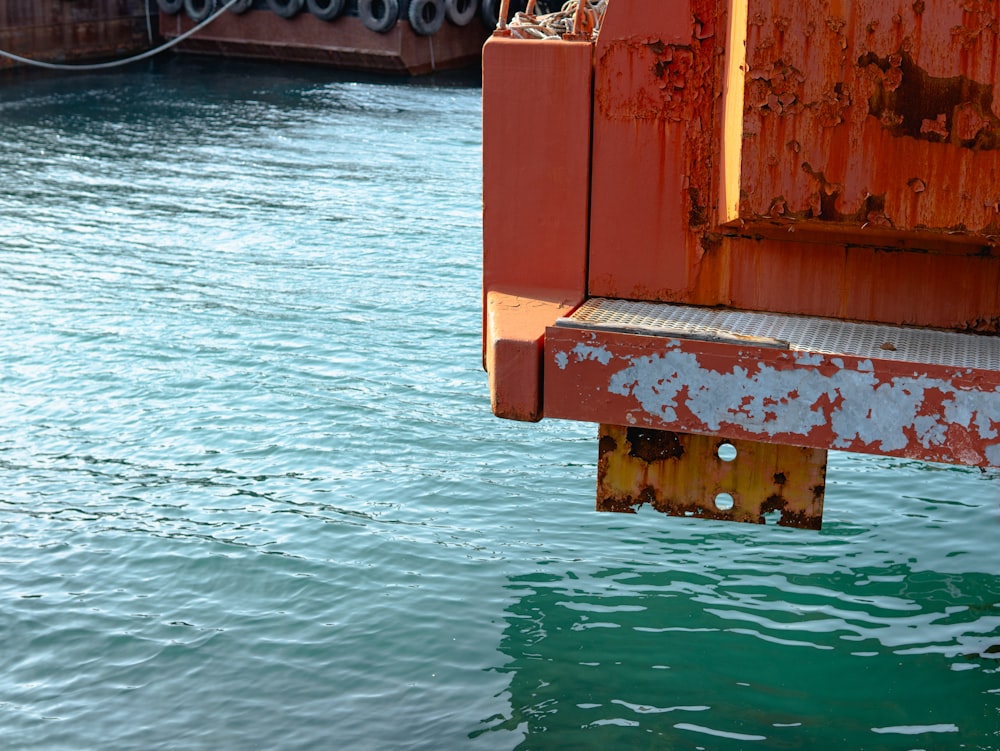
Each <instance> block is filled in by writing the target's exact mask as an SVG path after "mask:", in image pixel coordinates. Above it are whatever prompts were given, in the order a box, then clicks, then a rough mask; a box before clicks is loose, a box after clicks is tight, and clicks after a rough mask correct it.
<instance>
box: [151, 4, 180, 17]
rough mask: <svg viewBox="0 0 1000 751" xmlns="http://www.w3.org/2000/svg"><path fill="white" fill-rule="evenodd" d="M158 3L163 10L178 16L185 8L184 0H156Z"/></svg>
mask: <svg viewBox="0 0 1000 751" xmlns="http://www.w3.org/2000/svg"><path fill="white" fill-rule="evenodd" d="M156 5H157V6H158V7H159V9H160V11H161V12H163V13H167V14H168V15H171V16H176V15H177V14H178V13H180V12H181V11H182V10H183V9H184V0H156Z"/></svg>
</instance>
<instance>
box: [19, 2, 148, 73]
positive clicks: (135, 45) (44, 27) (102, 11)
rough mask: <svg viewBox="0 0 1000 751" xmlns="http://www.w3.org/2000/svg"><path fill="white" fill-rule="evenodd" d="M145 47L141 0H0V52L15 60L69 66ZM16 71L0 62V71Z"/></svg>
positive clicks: (138, 50) (145, 31) (144, 7)
mask: <svg viewBox="0 0 1000 751" xmlns="http://www.w3.org/2000/svg"><path fill="white" fill-rule="evenodd" d="M155 5H156V4H155V3H153V10H152V11H151V13H152V14H153V16H152V25H153V32H154V33H155V31H156V11H155ZM150 46H152V45H151V40H150V38H149V34H148V31H147V28H146V5H145V0H90V1H89V2H78V1H77V2H75V1H74V0H47V1H46V2H41V0H0V49H3V50H5V51H7V52H12V53H14V54H16V55H20V56H21V57H27V58H30V59H34V60H42V61H44V62H60V63H61V62H70V63H72V62H83V61H87V60H98V59H104V58H115V57H123V56H127V55H129V54H134V53H136V52H140V51H143V50H145V49H148V48H149V47H150ZM16 65H19V64H18V63H14V62H13V61H11V60H8V59H6V58H0V68H9V67H14V66H16Z"/></svg>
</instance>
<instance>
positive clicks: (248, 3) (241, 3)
mask: <svg viewBox="0 0 1000 751" xmlns="http://www.w3.org/2000/svg"><path fill="white" fill-rule="evenodd" d="M251 7H253V0H237V1H236V3H235V4H234V5H230V6H229V12H230V13H235V14H236V15H238V16H239V15H242V14H243V13H246V12H247V11H248V10H250V8H251Z"/></svg>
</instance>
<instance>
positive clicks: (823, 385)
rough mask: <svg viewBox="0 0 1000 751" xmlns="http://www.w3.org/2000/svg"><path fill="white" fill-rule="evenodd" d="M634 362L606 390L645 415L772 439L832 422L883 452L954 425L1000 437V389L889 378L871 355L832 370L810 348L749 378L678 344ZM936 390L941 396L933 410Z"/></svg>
mask: <svg viewBox="0 0 1000 751" xmlns="http://www.w3.org/2000/svg"><path fill="white" fill-rule="evenodd" d="M581 346H583V345H577V349H580V348H581ZM585 349H586V350H587V352H585V353H584V352H581V354H580V356H583V355H584V354H587V356H588V357H590V358H591V359H597V355H596V353H595V354H591V352H590V351H592V350H597V349H601V350H602V351H601V352H600V356H601V357H604V356H605V355H607V352H606V351H604V350H603V348H594V347H586V348H585ZM601 362H602V363H604V360H603V359H601ZM626 362H628V363H629V364H628V365H627V366H626V367H625V368H623V369H621V370H618V371H617V372H615V373H614V374H613V375H612V376H611V378H610V380H609V384H608V391H609V392H611V393H612V394H619V395H622V396H629V397H632V398H634V399H635V400H636V401H638V403H639V404H640V405H641V407H642V409H643V410H644V411H645V412H646V413H647V414H649V415H651V416H653V417H656V418H658V419H660V420H663V421H665V422H668V423H670V422H676V421H677V408H678V406H680V405H681V404H683V405H684V406H685V407H686V408H687V409H688V410H690V412H691V413H692V414H693V415H694V416H695V418H697V419H698V420H699V421H701V422H702V423H703V424H704V426H705V428H706V429H708V430H711V431H715V432H718V431H719V430H720V428H721V427H722V426H723V425H726V426H734V427H739V428H741V429H743V430H746V431H749V432H751V433H754V434H757V435H761V436H765V437H768V436H775V435H779V434H791V435H806V434H808V433H809V432H811V431H812V430H813V428H817V427H820V426H824V425H826V424H827V423H828V422H829V427H830V429H831V430H832V432H833V434H834V436H835V437H834V441H833V443H832V446H831V447H832V448H849V447H850V446H852V445H853V444H854V443H855V442H857V441H860V442H863V443H865V444H868V445H872V446H875V447H877V449H878V450H881V451H885V452H893V451H900V450H902V449H904V448H905V447H906V446H907V445H909V443H910V441H911V434H912V435H913V436H914V437H915V438H916V440H917V441H918V442H919V443H920V445H922V446H923V447H924V448H926V449H928V450H934V449H937V448H938V447H941V446H944V445H946V444H947V442H948V436H947V430H948V427H949V426H950V425H959V426H961V427H962V428H964V429H966V430H967V431H969V432H971V433H973V434H978V435H979V436H981V437H982V438H984V439H991V438H996V437H997V435H998V431H997V428H996V425H997V424H998V423H1000V389H995V390H993V391H965V390H959V389H957V388H956V387H955V386H954V385H953V384H952V383H951V382H949V381H946V380H942V379H937V378H931V377H926V376H912V377H897V378H893V379H891V380H889V381H886V382H884V383H881V382H879V379H878V378H877V377H876V375H875V372H874V370H875V368H874V365H873V363H872V361H871V360H864V361H861V362H860V363H858V365H857V369H856V370H854V369H841V370H837V371H835V372H833V373H831V374H824V373H823V372H821V371H820V369H818V368H816V367H813V366H814V365H817V364H819V363H820V362H822V360H820V361H817V360H816V355H813V354H803V355H799V356H796V363H795V364H796V367H794V368H790V369H787V370H779V369H776V368H774V367H772V366H768V365H765V366H762V367H760V368H759V369H758V370H757V371H755V372H754V373H752V374H751V373H750V372H749V371H748V370H747V369H746V368H745V367H741V366H736V367H735V368H734V369H733V371H732V372H730V373H718V372H716V371H714V370H711V369H708V368H705V367H702V365H701V363H700V361H699V358H698V356H697V355H695V354H692V353H689V352H683V351H681V350H680V348H679V347H678V346H677V345H676V344H674V345H672V346H670V347H669V348H668V349H667V350H666V351H665V352H664V353H662V354H658V355H652V356H648V357H635V358H631V359H628V360H626ZM932 394H933V399H934V401H933V403H932V404H931V405H928V406H927V408H926V409H925V407H924V405H925V403H926V402H927V400H928V398H929V397H930V396H931V395H932ZM831 404H834V405H836V406H834V407H831V406H830V405H831ZM938 404H940V406H937V405H938ZM817 405H818V406H817ZM925 413H930V414H925ZM942 413H943V414H942ZM986 451H987V459H988V461H990V463H991V464H994V465H997V464H998V462H1000V445H995V446H990V447H988V448H987V450H986Z"/></svg>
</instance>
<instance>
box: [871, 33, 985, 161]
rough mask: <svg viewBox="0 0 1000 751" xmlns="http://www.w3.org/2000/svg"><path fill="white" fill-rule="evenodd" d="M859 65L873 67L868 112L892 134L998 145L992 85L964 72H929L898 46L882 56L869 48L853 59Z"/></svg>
mask: <svg viewBox="0 0 1000 751" xmlns="http://www.w3.org/2000/svg"><path fill="white" fill-rule="evenodd" d="M858 66H859V67H861V68H867V69H869V70H871V71H874V73H873V75H872V79H873V81H874V82H875V87H874V90H873V91H872V94H871V96H870V97H869V98H868V112H869V114H871V115H872V116H873V117H875V118H877V119H878V120H879V122H881V123H882V125H883V126H884V127H885V128H886V129H887V130H888V131H889V132H890V133H891V134H892V135H894V136H896V137H897V138H898V137H902V136H909V137H910V138H917V139H923V140H927V141H931V142H932V143H951V144H952V145H954V146H960V147H962V148H967V149H981V150H983V151H988V150H991V149H996V148H1000V117H997V116H996V115H995V114H994V112H993V94H994V92H993V86H991V85H986V84H982V83H978V82H976V81H972V80H970V79H968V78H966V77H965V76H950V77H936V76H932V75H930V74H928V73H927V71H925V70H923V69H921V68H920V67H919V66H918V65H917V64H916V63H915V62H914V60H913V56H912V55H910V54H909V53H908V52H906V51H903V50H900V51H899V52H897V53H895V54H891V55H886V56H884V57H878V56H877V55H875V53H873V52H868V53H866V54H864V55H862V56H861V57H860V58H859V59H858Z"/></svg>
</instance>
